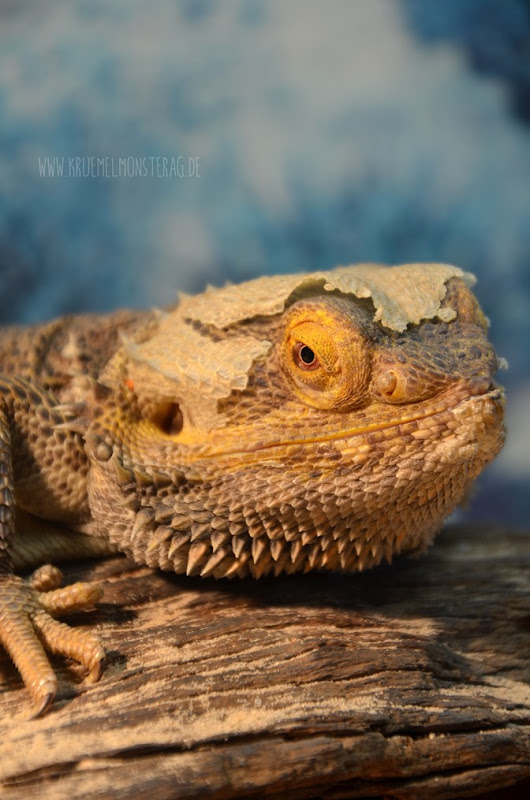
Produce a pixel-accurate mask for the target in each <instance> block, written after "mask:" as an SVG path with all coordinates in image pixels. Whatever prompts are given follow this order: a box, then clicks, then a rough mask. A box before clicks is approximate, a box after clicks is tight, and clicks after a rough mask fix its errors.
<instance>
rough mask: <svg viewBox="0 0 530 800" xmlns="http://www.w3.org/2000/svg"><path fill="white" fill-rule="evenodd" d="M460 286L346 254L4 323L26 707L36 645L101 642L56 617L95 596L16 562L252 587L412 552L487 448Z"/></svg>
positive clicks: (470, 326) (484, 411) (39, 652)
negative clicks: (70, 560)
mask: <svg viewBox="0 0 530 800" xmlns="http://www.w3.org/2000/svg"><path fill="white" fill-rule="evenodd" d="M472 283H473V277H472V276H471V275H470V274H468V273H465V272H463V271H462V270H461V269H459V268H457V267H453V266H448V265H440V264H431V265H426V264H411V265H404V266H398V267H385V266H382V265H377V264H364V265H357V266H351V267H339V268H337V269H335V270H333V271H330V272H313V273H308V274H300V275H283V276H277V277H264V278H260V279H257V280H253V281H249V282H247V283H243V284H241V285H239V286H233V285H229V286H225V287H224V288H221V289H213V288H209V289H208V290H207V291H206V292H204V293H203V294H201V295H198V296H196V297H188V296H185V297H182V298H181V300H180V303H178V304H177V305H175V306H174V307H172V308H170V309H168V310H167V311H165V312H157V311H118V312H115V313H113V314H110V315H108V316H103V315H100V316H97V315H81V316H71V317H63V318H61V319H57V320H55V321H53V322H50V323H48V324H44V325H37V326H33V327H8V328H4V329H2V330H1V331H0V373H1V378H0V486H1V490H0V642H1V643H2V644H3V646H4V647H5V648H6V649H7V651H8V652H9V654H10V655H11V657H12V659H13V661H14V663H15V664H16V666H17V668H18V670H19V672H20V674H21V675H22V678H23V680H24V682H25V684H26V686H27V688H28V690H29V692H30V694H31V696H32V699H33V714H34V715H35V716H37V715H39V714H42V713H43V712H44V711H45V710H46V709H47V708H48V707H49V705H50V703H51V702H52V700H53V697H54V695H55V693H56V688H57V680H56V676H55V674H54V672H53V670H52V668H51V666H50V664H49V661H48V658H47V656H46V654H45V650H46V649H48V650H50V651H52V652H58V653H61V654H63V655H66V656H69V657H71V658H74V659H76V660H78V661H79V662H81V663H82V664H83V665H84V666H85V667H86V668H87V670H88V673H89V678H91V679H92V680H95V679H97V678H99V676H100V674H101V670H102V664H103V658H104V650H103V646H102V644H101V642H100V640H99V638H98V637H97V636H96V635H95V634H93V633H91V632H88V633H87V632H86V631H76V630H75V629H72V628H70V627H68V626H66V625H65V624H64V623H61V622H59V621H58V620H57V619H56V618H55V617H56V615H58V614H60V612H62V611H65V610H70V609H72V608H74V609H79V608H89V607H92V606H93V605H94V604H95V603H96V602H97V600H98V598H99V597H100V589H99V587H98V586H94V585H92V584H75V585H73V586H69V587H66V588H62V589H61V588H58V586H59V582H60V573H59V572H58V570H57V569H56V568H55V567H51V566H50V565H48V566H45V567H42V568H41V569H40V570H38V571H37V572H36V573H34V574H33V576H32V577H31V578H30V579H28V580H23V579H22V578H20V577H18V576H17V575H16V574H15V571H14V570H15V569H16V568H20V567H23V566H27V565H28V564H30V563H33V564H34V563H35V562H37V563H41V564H42V562H44V561H46V560H48V559H51V560H56V559H61V558H65V557H73V556H76V555H82V556H83V555H90V554H105V553H108V552H116V551H121V552H124V553H126V554H127V555H128V556H130V557H132V558H133V559H135V560H136V561H137V562H138V563H142V564H147V565H149V566H152V567H160V568H161V569H164V570H173V571H174V572H177V573H187V574H188V575H202V576H214V577H215V578H233V577H236V576H237V577H243V576H247V575H248V576H252V577H254V578H259V577H260V576H262V575H267V574H271V573H273V574H275V575H277V574H278V573H280V572H288V573H293V572H305V571H308V570H342V571H355V570H362V569H365V568H367V567H370V566H373V565H375V564H378V563H379V562H380V561H381V560H382V559H387V560H388V561H390V560H391V558H392V556H393V554H396V553H400V552H405V551H416V550H421V549H422V548H424V547H425V546H426V545H427V544H428V543H429V542H430V541H431V540H432V538H433V535H434V534H435V532H436V531H437V530H438V529H439V528H440V526H441V523H442V521H443V519H444V518H445V517H446V516H447V515H448V514H449V513H450V512H451V511H452V510H453V509H454V508H455V506H456V505H457V504H458V503H459V502H460V501H461V499H462V497H463V495H464V493H465V492H466V490H467V488H468V486H469V484H470V483H471V482H472V481H473V479H474V478H475V477H476V476H477V475H478V473H479V472H480V471H481V470H482V468H483V467H484V466H485V465H486V464H487V463H488V462H489V461H491V459H492V458H493V457H494V456H495V455H496V453H497V452H498V451H499V449H500V448H501V446H502V442H503V436H504V433H503V402H504V399H503V391H502V389H501V388H499V387H498V386H496V384H495V383H494V381H493V375H494V373H495V371H496V369H497V367H498V365H499V360H498V359H497V358H496V356H495V353H494V351H493V348H492V346H491V345H490V344H489V342H488V340H487V327H488V323H487V320H486V318H485V316H484V314H483V313H482V311H481V309H480V307H479V305H478V302H477V301H476V299H475V297H474V295H473V294H472V292H471V290H470V288H469V287H470V286H471V285H472Z"/></svg>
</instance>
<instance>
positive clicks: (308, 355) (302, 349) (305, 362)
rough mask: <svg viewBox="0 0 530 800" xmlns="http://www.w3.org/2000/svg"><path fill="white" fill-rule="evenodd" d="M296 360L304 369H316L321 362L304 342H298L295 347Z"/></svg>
mask: <svg viewBox="0 0 530 800" xmlns="http://www.w3.org/2000/svg"><path fill="white" fill-rule="evenodd" d="M293 354H294V360H295V362H296V364H297V365H298V366H299V367H301V368H302V369H316V368H317V367H318V366H319V360H318V357H317V355H316V353H315V351H314V350H312V349H311V348H310V347H308V345H307V344H304V343H303V342H297V343H296V344H295V346H294V351H293Z"/></svg>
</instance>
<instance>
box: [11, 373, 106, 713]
mask: <svg viewBox="0 0 530 800" xmlns="http://www.w3.org/2000/svg"><path fill="white" fill-rule="evenodd" d="M16 384H17V385H16V389H17V391H16V392H14V391H12V389H13V384H12V381H11V380H10V379H2V380H1V382H0V389H1V394H0V642H1V643H2V645H3V646H4V647H5V649H6V650H7V651H8V653H9V655H10V656H11V658H12V660H13V661H14V663H15V665H16V667H17V669H18V670H19V672H20V674H21V676H22V678H23V681H24V683H25V685H26V687H27V688H28V690H29V692H30V694H31V696H32V698H33V713H32V716H39V715H40V714H42V713H43V712H44V711H45V710H46V709H47V708H48V706H49V705H50V703H51V702H52V700H53V698H54V696H55V694H56V691H57V678H56V676H55V673H54V671H53V669H52V667H51V665H50V663H49V661H48V658H47V656H46V654H45V649H47V650H49V651H50V652H52V653H60V654H62V655H65V656H68V657H71V658H74V659H75V660H77V661H79V662H80V663H82V664H83V665H84V666H85V667H86V668H87V669H88V672H89V679H91V680H97V679H98V678H99V676H100V674H101V669H102V663H103V659H104V650H103V647H102V645H101V642H100V641H99V639H98V638H97V637H96V636H94V635H93V634H90V633H87V632H85V631H76V630H73V629H71V628H69V627H68V626H67V625H65V624H63V623H61V622H59V621H58V620H56V619H55V615H58V614H60V613H62V612H66V611H71V610H77V609H87V608H93V607H94V605H95V603H96V602H97V601H98V600H99V599H100V597H101V590H100V588H99V587H98V586H95V585H91V584H86V583H78V584H74V585H72V586H69V587H66V588H64V589H59V588H58V585H59V582H60V573H59V571H58V570H55V569H54V568H52V567H50V566H46V567H45V568H41V569H40V570H38V571H37V572H36V573H34V574H33V576H32V577H31V578H30V579H29V580H28V581H24V580H23V579H22V578H20V577H18V576H17V575H15V574H14V573H13V559H12V548H13V539H14V536H15V491H14V489H15V485H14V484H15V482H14V476H13V458H12V429H13V427H14V420H15V417H16V416H17V413H16V412H18V416H20V410H21V409H20V405H21V404H23V405H24V404H25V405H26V406H27V410H28V413H31V410H30V408H31V407H30V405H29V397H30V396H31V397H32V398H35V396H36V395H37V393H36V392H35V390H34V387H33V386H32V385H31V384H26V382H23V381H17V382H16ZM24 390H25V391H24ZM43 397H44V395H43ZM17 405H18V407H16V406H17ZM22 410H23V409H22Z"/></svg>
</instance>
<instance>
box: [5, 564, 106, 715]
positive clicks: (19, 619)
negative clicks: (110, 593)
mask: <svg viewBox="0 0 530 800" xmlns="http://www.w3.org/2000/svg"><path fill="white" fill-rule="evenodd" d="M46 569H47V568H46ZM38 572H40V571H38ZM57 573H58V570H57ZM50 576H51V577H50ZM59 577H60V573H59ZM35 586H37V587H43V588H45V587H47V586H49V587H50V590H49V591H42V592H38V591H36V589H35ZM52 586H57V575H56V574H54V573H53V572H50V571H47V572H46V571H45V572H43V573H42V574H40V575H39V574H37V576H35V575H33V576H32V577H31V578H30V579H29V581H24V580H23V579H22V578H19V577H18V576H16V575H12V574H6V575H0V643H1V644H2V645H3V646H4V648H5V649H6V650H7V652H8V653H9V655H10V656H11V659H12V660H13V662H14V664H15V666H16V667H17V669H18V671H19V673H20V675H21V677H22V679H23V681H24V684H25V686H26V688H27V689H28V691H29V693H30V695H31V697H32V700H33V709H32V713H31V716H32V717H38V716H41V715H42V714H44V713H45V711H46V710H47V709H48V707H49V706H50V704H51V703H52V701H53V699H54V697H55V695H56V693H57V678H56V675H55V673H54V671H53V668H52V666H51V665H50V662H49V661H48V658H47V656H46V652H45V651H46V650H48V651H49V652H51V653H54V654H60V655H63V656H66V657H69V658H73V659H74V660H76V661H78V662H79V663H81V664H82V665H83V666H84V667H85V668H86V669H87V671H88V678H87V680H88V681H89V682H90V683H92V682H94V681H96V680H98V679H99V678H100V676H101V672H102V669H103V663H104V658H105V652H104V649H103V645H102V644H101V642H100V640H99V638H98V637H97V636H96V635H94V634H92V633H89V632H87V631H83V630H77V629H75V628H70V627H69V626H68V625H66V624H65V623H63V622H59V621H58V620H56V619H54V617H53V616H52V614H55V613H61V612H65V611H72V610H79V609H83V610H84V609H88V608H93V607H94V605H95V603H96V602H97V600H99V598H100V597H101V594H102V591H101V588H100V587H99V586H96V585H94V584H89V583H77V584H73V585H72V586H68V587H65V588H62V589H57V588H55V589H52V588H51V587H52Z"/></svg>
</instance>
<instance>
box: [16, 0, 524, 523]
mask: <svg viewBox="0 0 530 800" xmlns="http://www.w3.org/2000/svg"><path fill="white" fill-rule="evenodd" d="M91 157H95V158H101V159H107V161H106V162H105V164H106V167H105V169H107V171H108V172H107V175H101V174H100V175H99V177H98V175H97V174H96V173H97V166H96V167H94V166H93V165H94V164H96V163H97V162H91V161H90V159H91ZM129 157H132V158H133V159H134V158H140V159H145V160H144V161H143V162H142V164H144V165H146V166H147V170H146V171H147V173H148V174H147V175H146V174H141V175H133V176H128V175H127V174H122V175H121V176H120V177H112V175H111V174H109V172H110V173H112V172H116V171H117V170H118V168H119V159H120V158H123V159H127V158H129ZM157 158H158V159H164V158H167V159H168V167H169V166H170V165H171V159H175V161H174V162H173V163H174V164H175V163H178V169H179V173H181V172H183V173H184V174H177V175H167V176H165V175H164V174H163V172H164V165H163V161H162V160H159V161H157V160H156V159H157ZM76 159H80V161H79V162H76ZM176 159H179V161H178V162H177V161H176ZM128 163H129V164H130V163H132V162H128ZM61 164H62V165H63V175H62V177H58V175H57V169H58V168H60V165H61ZM76 164H77V165H79V164H81V165H82V166H81V167H76ZM58 165H59V166H58ZM83 170H84V171H85V172H87V171H88V172H89V173H90V174H87V175H86V176H85V177H83V174H82V172H83ZM190 170H191V171H193V173H194V174H190ZM78 171H80V172H81V174H80V175H77V172H78ZM132 171H133V172H134V169H133V170H132ZM52 173H54V174H52ZM157 173H161V174H157ZM366 260H377V261H385V262H388V263H399V262H410V261H446V262H451V263H455V264H458V265H460V266H462V267H464V268H465V269H468V270H471V271H472V272H474V273H475V274H476V275H477V276H478V278H479V283H478V286H477V293H478V295H479V298H480V300H481V303H482V305H483V307H484V309H485V311H486V313H487V314H488V316H489V317H490V319H491V321H492V331H491V334H492V338H493V341H494V343H495V345H496V347H497V350H498V352H499V354H500V355H503V356H505V357H506V358H507V359H508V361H509V363H510V370H509V371H508V372H506V373H504V374H503V375H502V376H501V380H502V381H503V382H504V383H505V385H506V386H507V388H508V390H509V397H510V403H509V408H508V420H509V431H510V435H509V439H508V444H507V446H506V448H505V450H504V452H503V454H502V455H501V457H500V458H499V459H498V460H497V461H496V462H495V463H494V464H493V465H492V467H490V468H489V470H488V471H487V472H486V473H485V475H484V476H483V477H482V479H481V481H480V486H479V492H478V493H477V494H476V497H475V500H474V501H473V504H472V506H471V508H470V509H469V510H468V511H466V512H465V518H466V519H478V520H489V521H493V522H500V523H507V524H510V525H515V526H518V527H528V525H529V511H530V500H529V494H530V493H529V488H530V421H529V406H530V369H529V365H530V353H529V346H528V342H529V338H530V337H529V334H530V313H529V295H530V269H529V265H530V3H529V2H528V0H503V2H499V0H444V2H440V0H355V2H353V1H352V0H330V2H327V3H324V2H315V0H290V2H284V1H282V0H224V2H223V3H219V2H214V0H181V1H180V2H170V0H158V1H155V2H152V3H145V2H140V0H114V2H112V3H107V2H102V0H85V1H82V0H77V1H76V0H74V1H73V2H62V1H61V0H50V2H48V3H46V4H44V3H37V2H33V3H31V2H27V1H26V0H19V1H18V2H16V0H4V2H2V4H1V5H0V278H1V280H0V313H1V319H2V322H3V323H8V322H13V321H18V322H26V321H28V322H29V321H36V320H42V319H45V318H48V317H50V316H53V315H57V314H61V313H64V312H67V311H83V310H107V309H111V308H114V307H116V306H128V305H130V306H136V307H146V306H150V305H164V304H167V303H168V302H171V301H173V299H174V297H175V293H176V291H177V290H179V289H180V290H183V291H200V290H201V289H203V288H204V286H205V284H206V283H207V282H212V283H214V284H221V283H223V282H224V281H225V280H227V279H230V280H232V281H239V280H244V279H248V278H252V277H255V276H257V275H259V274H262V273H275V272H291V271H297V270H309V269H311V270H312V269H320V268H329V267H332V266H334V265H335V264H337V263H351V262H355V261H366Z"/></svg>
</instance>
